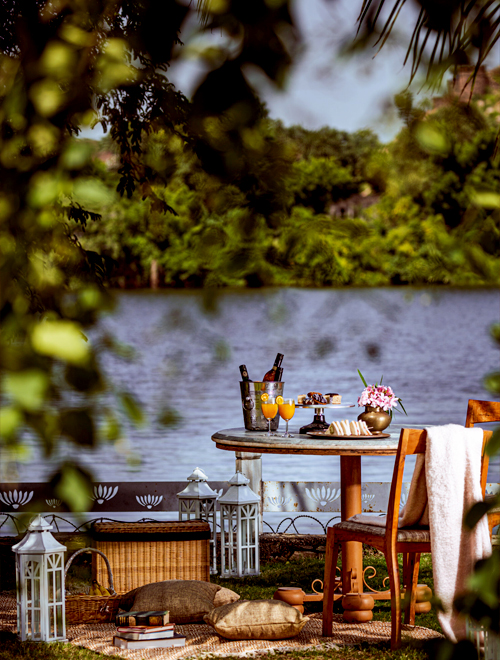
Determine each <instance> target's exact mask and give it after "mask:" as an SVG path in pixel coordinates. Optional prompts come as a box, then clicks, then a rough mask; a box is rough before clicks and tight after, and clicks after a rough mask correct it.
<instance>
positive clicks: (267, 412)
mask: <svg viewBox="0 0 500 660" xmlns="http://www.w3.org/2000/svg"><path fill="white" fill-rule="evenodd" d="M262 414H263V415H264V417H265V418H266V419H267V424H268V430H267V436H271V435H276V433H271V420H272V419H274V418H275V417H276V415H277V414H278V404H277V403H276V399H274V398H273V397H268V398H267V399H266V400H265V401H264V400H263V401H262Z"/></svg>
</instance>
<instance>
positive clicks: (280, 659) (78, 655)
mask: <svg viewBox="0 0 500 660" xmlns="http://www.w3.org/2000/svg"><path fill="white" fill-rule="evenodd" d="M367 550H368V549H367ZM364 564H365V566H368V565H371V566H373V567H374V568H375V570H376V571H377V576H376V578H374V579H373V580H370V581H369V583H370V585H371V586H372V587H373V588H376V589H380V588H383V584H382V580H383V578H384V577H385V576H386V575H387V572H386V568H385V561H384V557H383V555H382V554H381V553H378V552H376V551H375V552H373V551H369V550H368V551H365V555H364ZM323 569H324V562H323V560H322V559H316V558H310V557H307V558H303V559H302V558H301V559H294V560H291V561H286V562H282V561H276V562H269V563H265V564H263V565H262V566H261V574H260V575H259V576H255V577H250V578H239V579H222V578H219V577H217V576H213V577H212V578H211V581H212V582H215V583H217V584H220V585H222V586H224V587H227V588H229V589H233V590H234V591H236V592H237V593H239V594H240V596H241V598H245V599H249V600H255V599H260V598H272V597H273V594H274V592H275V591H276V589H277V588H278V587H300V588H301V589H303V590H304V591H305V592H306V593H311V592H312V589H311V584H312V582H313V581H314V580H316V579H317V578H319V579H322V578H323ZM86 577H87V576H86V575H85V572H84V571H83V572H82V571H78V574H77V575H75V579H76V580H78V581H80V580H85V579H86ZM419 582H421V583H425V584H427V585H428V586H429V587H431V589H432V588H433V582H432V565H431V559H430V555H422V560H421V565H420V578H419ZM320 587H321V585H319V584H317V585H315V588H316V589H317V590H318V591H321V588H320ZM321 609H322V603H321V602H319V603H317V602H316V603H315V602H312V603H305V614H308V613H312V612H319V611H321ZM335 611H338V612H341V611H342V608H341V605H340V602H337V603H336V605H335ZM390 617H391V609H390V602H389V601H375V608H374V610H373V618H374V620H378V621H387V620H390ZM416 623H417V625H420V626H425V627H427V628H431V629H433V630H438V631H441V629H440V627H439V624H438V621H437V618H436V614H435V611H434V610H432V611H431V612H430V613H429V614H419V615H417V617H416ZM113 657H115V658H117V657H118V656H113ZM272 657H273V660H285V659H286V660H295V659H297V660H357V659H359V660H385V659H386V658H389V657H390V658H391V660H392V659H394V660H424V659H426V658H428V657H429V653H428V646H426V645H415V646H413V645H412V646H405V647H404V648H403V649H399V650H398V651H391V650H390V646H389V644H362V645H359V646H352V647H350V646H345V647H342V648H340V649H339V650H335V649H329V650H328V651H319V650H310V651H300V652H299V651H293V652H289V653H279V652H276V653H274V654H273V656H272ZM22 658H26V660H28V659H29V660H96V659H97V658H101V659H102V658H103V656H102V655H100V654H99V653H96V652H94V651H90V650H88V649H83V648H79V647H75V646H72V645H71V644H62V643H53V644H43V643H33V642H20V641H19V640H18V639H17V636H16V635H13V634H11V633H7V632H0V660H19V659H22ZM139 659H140V655H138V660H139ZM228 660H230V659H228Z"/></svg>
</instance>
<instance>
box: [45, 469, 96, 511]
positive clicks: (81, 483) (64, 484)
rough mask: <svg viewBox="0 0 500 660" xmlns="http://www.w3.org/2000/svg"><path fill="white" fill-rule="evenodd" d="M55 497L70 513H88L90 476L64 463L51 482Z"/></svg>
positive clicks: (90, 486)
mask: <svg viewBox="0 0 500 660" xmlns="http://www.w3.org/2000/svg"><path fill="white" fill-rule="evenodd" d="M51 485H52V487H53V490H54V494H55V496H56V497H57V498H58V499H60V500H62V501H63V502H65V503H66V504H67V505H68V507H69V508H70V510H71V511H88V510H89V508H90V505H91V498H92V485H91V479H90V475H89V474H88V473H87V472H84V471H83V470H82V469H81V468H80V467H78V466H76V465H73V464H71V463H66V464H65V465H63V466H62V467H61V469H60V470H59V472H58V473H57V474H56V475H55V476H54V477H53V479H52V480H51Z"/></svg>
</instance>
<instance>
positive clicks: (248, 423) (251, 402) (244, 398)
mask: <svg viewBox="0 0 500 660" xmlns="http://www.w3.org/2000/svg"><path fill="white" fill-rule="evenodd" d="M284 385H285V383H281V382H280V383H274V382H271V383H267V382H258V381H254V382H253V383H249V382H247V381H240V389H241V406H242V408H243V419H244V421H245V428H246V429H247V431H267V419H266V418H265V417H264V415H263V414H262V402H261V400H260V396H261V394H262V393H263V392H267V393H268V394H269V396H270V397H275V398H276V397H277V396H279V395H281V396H283V388H284ZM279 423H280V416H279V413H276V417H274V419H272V420H271V431H276V430H277V429H278V425H279Z"/></svg>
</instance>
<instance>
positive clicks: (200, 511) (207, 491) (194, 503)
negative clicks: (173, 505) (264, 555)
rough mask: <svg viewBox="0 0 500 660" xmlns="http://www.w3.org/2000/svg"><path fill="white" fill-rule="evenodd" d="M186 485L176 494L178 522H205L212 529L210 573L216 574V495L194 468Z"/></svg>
mask: <svg viewBox="0 0 500 660" xmlns="http://www.w3.org/2000/svg"><path fill="white" fill-rule="evenodd" d="M187 480H188V482H189V483H188V485H187V486H186V488H184V490H182V491H181V492H180V493H177V499H178V500H179V520H191V519H196V520H205V521H206V522H208V523H209V524H210V527H211V529H212V538H211V539H210V555H211V557H212V561H211V565H210V573H211V574H212V575H214V574H215V573H217V553H216V539H217V511H216V505H217V497H218V495H217V493H216V492H215V491H214V490H212V489H211V488H210V486H209V485H208V483H207V481H208V477H207V475H206V474H205V473H204V472H203V470H201V469H200V468H198V467H197V468H195V469H194V470H193V472H192V473H191V474H190V475H189V477H188V478H187Z"/></svg>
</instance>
